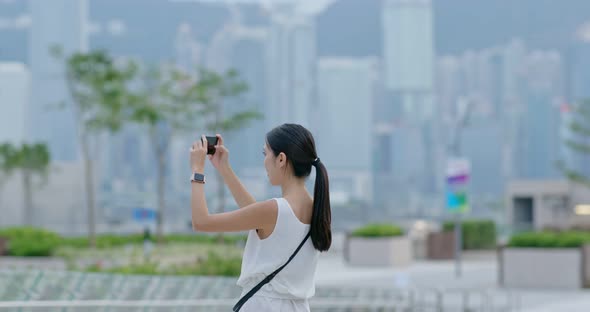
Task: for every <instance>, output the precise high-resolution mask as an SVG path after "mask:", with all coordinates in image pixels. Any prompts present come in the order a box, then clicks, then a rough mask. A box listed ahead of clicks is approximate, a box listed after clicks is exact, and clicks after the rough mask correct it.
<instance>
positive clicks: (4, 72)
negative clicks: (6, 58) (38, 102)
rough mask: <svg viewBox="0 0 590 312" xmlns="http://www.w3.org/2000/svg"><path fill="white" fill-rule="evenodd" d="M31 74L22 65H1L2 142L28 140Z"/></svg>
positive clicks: (0, 109) (16, 142) (0, 121)
mask: <svg viewBox="0 0 590 312" xmlns="http://www.w3.org/2000/svg"><path fill="white" fill-rule="evenodd" d="M30 92H31V74H30V72H29V70H28V68H27V67H26V66H25V65H24V64H21V63H0V142H11V143H13V144H20V143H23V142H24V141H26V140H27V133H26V127H25V125H26V118H27V117H28V116H27V110H28V109H29V98H30Z"/></svg>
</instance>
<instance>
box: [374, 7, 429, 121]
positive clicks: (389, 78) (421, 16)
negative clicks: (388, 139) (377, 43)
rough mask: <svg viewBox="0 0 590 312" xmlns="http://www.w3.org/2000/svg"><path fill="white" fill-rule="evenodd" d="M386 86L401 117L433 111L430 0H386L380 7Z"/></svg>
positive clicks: (418, 117) (421, 117)
mask: <svg viewBox="0 0 590 312" xmlns="http://www.w3.org/2000/svg"><path fill="white" fill-rule="evenodd" d="M382 12H383V13H382V14H383V15H382V23H383V59H384V62H385V64H384V65H385V81H386V87H387V88H388V89H389V90H390V91H392V92H394V93H395V94H396V98H398V99H397V100H398V103H396V105H399V106H400V110H401V113H402V114H403V117H404V119H406V120H412V121H422V120H425V119H428V118H430V117H431V116H432V114H433V110H434V107H433V99H432V92H433V79H434V35H433V12H432V3H431V0H387V1H385V2H384V6H383V11H382Z"/></svg>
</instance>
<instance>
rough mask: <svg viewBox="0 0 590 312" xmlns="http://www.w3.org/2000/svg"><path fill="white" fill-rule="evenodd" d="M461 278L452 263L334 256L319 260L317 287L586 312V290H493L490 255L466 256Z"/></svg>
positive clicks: (527, 311)
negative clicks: (376, 262) (441, 293)
mask: <svg viewBox="0 0 590 312" xmlns="http://www.w3.org/2000/svg"><path fill="white" fill-rule="evenodd" d="M462 267H463V275H462V277H461V278H456V277H455V271H454V269H455V265H454V262H453V261H416V262H415V263H414V264H413V265H411V266H409V267H407V268H399V269H392V268H372V267H351V266H349V265H348V264H346V263H345V262H344V261H343V260H342V257H341V256H340V255H338V254H336V253H332V254H324V255H322V256H321V258H320V262H319V265H318V272H317V284H318V286H341V287H354V286H377V287H385V288H400V287H402V288H413V287H416V288H418V289H430V288H435V289H436V288H440V289H447V290H449V289H461V290H472V291H477V290H478V289H482V290H486V291H491V292H494V291H497V292H503V293H504V292H506V291H508V292H509V293H513V294H514V295H515V296H516V298H518V301H519V305H520V308H521V310H520V311H524V312H549V311H551V312H561V311H564V312H565V311H567V312H578V311H580V312H582V311H583V312H589V311H590V290H576V291H569V290H568V291H562V290H541V289H537V290H535V289H526V290H523V289H518V290H505V289H502V288H498V286H497V265H496V257H495V254H494V253H487V254H486V253H477V254H473V253H472V254H467V255H465V259H464V261H463V266H462Z"/></svg>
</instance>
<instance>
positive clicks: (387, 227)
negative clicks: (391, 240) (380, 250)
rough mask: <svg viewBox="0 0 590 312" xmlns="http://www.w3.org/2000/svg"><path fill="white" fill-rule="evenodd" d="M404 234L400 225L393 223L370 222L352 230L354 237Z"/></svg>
mask: <svg viewBox="0 0 590 312" xmlns="http://www.w3.org/2000/svg"><path fill="white" fill-rule="evenodd" d="M403 234H404V233H403V231H402V229H401V228H400V227H398V226H396V225H392V224H368V225H365V226H363V227H361V228H358V229H356V230H354V231H353V232H352V236H354V237H394V236H401V235H403Z"/></svg>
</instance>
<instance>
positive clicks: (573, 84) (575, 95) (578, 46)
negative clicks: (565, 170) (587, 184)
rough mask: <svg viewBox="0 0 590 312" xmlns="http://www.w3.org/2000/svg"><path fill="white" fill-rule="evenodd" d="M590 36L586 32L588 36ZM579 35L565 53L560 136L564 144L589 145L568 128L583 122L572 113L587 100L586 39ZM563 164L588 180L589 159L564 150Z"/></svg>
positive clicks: (589, 48) (589, 59)
mask: <svg viewBox="0 0 590 312" xmlns="http://www.w3.org/2000/svg"><path fill="white" fill-rule="evenodd" d="M589 33H590V32H589ZM582 35H584V34H580V36H579V38H577V39H578V40H576V41H575V42H573V43H572V44H571V45H570V47H569V48H568V49H567V50H566V51H565V68H566V69H565V75H566V77H565V93H566V97H565V104H566V105H565V106H567V107H566V109H565V111H564V112H563V118H564V120H563V134H564V137H565V138H566V139H568V140H572V141H574V142H578V143H582V144H590V139H588V137H585V136H582V135H580V134H577V133H575V132H573V131H571V129H570V128H569V126H570V125H571V123H572V122H574V121H576V122H578V123H580V122H582V123H583V122H585V121H586V120H587V119H586V118H587V117H584V116H583V115H581V114H580V113H579V112H577V110H576V109H575V107H576V106H578V105H580V104H581V103H582V101H588V100H589V99H590V88H589V87H588V86H590V39H589V38H588V37H589V36H587V35H586V36H582ZM563 151H564V161H565V162H566V163H567V165H568V167H569V168H571V169H573V170H575V171H577V172H578V173H581V174H583V175H585V176H587V177H590V155H588V154H584V153H582V152H579V151H574V150H572V149H571V148H565V149H564V150H563Z"/></svg>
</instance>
